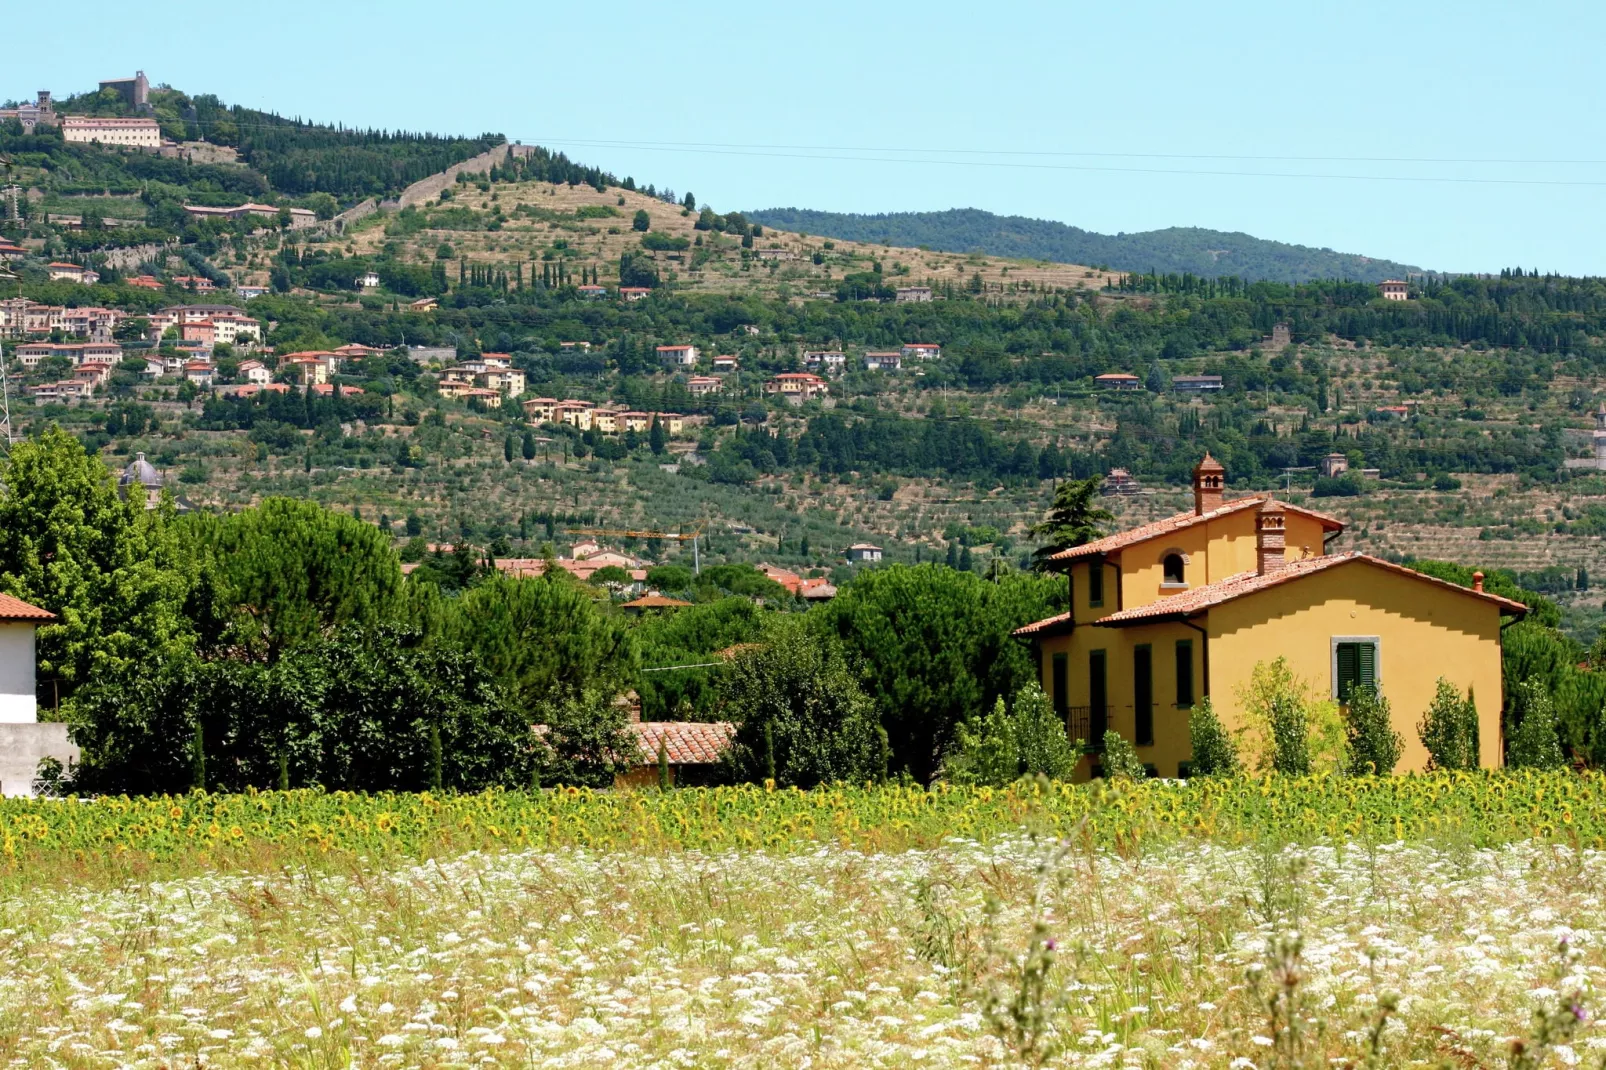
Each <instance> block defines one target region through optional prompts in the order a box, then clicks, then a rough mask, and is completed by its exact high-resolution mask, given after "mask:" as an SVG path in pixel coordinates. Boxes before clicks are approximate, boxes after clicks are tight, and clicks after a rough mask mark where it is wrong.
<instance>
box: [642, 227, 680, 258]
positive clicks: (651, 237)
mask: <svg viewBox="0 0 1606 1070" xmlns="http://www.w3.org/2000/svg"><path fill="white" fill-rule="evenodd" d="M638 229H639V228H638ZM641 247H642V248H643V249H649V250H651V251H653V252H655V253H659V252H671V253H678V252H682V251H684V250H686V249H689V248H691V242H690V241H688V240H687V239H685V238H682V237H678V236H676V235H673V234H665V233H664V232H663V231H661V230H654V231H651V232H649V233H647V234H643V235H642V236H641Z"/></svg>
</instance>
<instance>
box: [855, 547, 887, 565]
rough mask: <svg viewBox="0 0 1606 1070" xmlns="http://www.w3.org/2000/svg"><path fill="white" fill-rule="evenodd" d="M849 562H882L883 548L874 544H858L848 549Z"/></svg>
mask: <svg viewBox="0 0 1606 1070" xmlns="http://www.w3.org/2000/svg"><path fill="white" fill-rule="evenodd" d="M848 560H849V561H852V562H854V563H856V564H864V563H866V562H870V561H879V560H881V547H879V546H876V545H875V544H874V543H868V542H856V543H854V544H853V545H852V546H850V547H848Z"/></svg>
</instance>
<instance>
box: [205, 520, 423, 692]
mask: <svg viewBox="0 0 1606 1070" xmlns="http://www.w3.org/2000/svg"><path fill="white" fill-rule="evenodd" d="M185 525H186V528H187V529H188V533H189V534H190V536H191V541H192V543H193V544H194V546H195V548H196V552H197V554H199V555H201V556H202V557H203V559H204V560H205V562H206V567H207V568H208V570H209V571H210V572H211V573H212V574H213V575H215V576H216V577H217V583H218V598H219V600H220V602H221V604H222V606H223V607H224V612H225V613H226V614H227V616H228V619H229V626H228V630H227V633H226V635H225V637H224V642H225V643H226V644H229V645H232V646H237V647H239V648H241V649H243V650H247V651H250V652H251V653H252V654H254V655H256V656H260V657H264V658H266V659H267V660H269V661H272V660H275V659H277V658H278V657H280V656H281V655H282V654H283V653H284V652H285V651H286V650H288V649H290V648H292V647H294V646H297V645H299V644H302V643H307V642H310V641H312V640H313V639H315V638H317V637H319V636H327V635H329V634H331V633H332V632H333V631H334V630H335V629H336V628H339V627H341V626H343V625H347V624H355V625H358V626H361V627H372V626H374V625H376V624H378V623H380V622H382V621H385V620H389V619H391V618H392V617H393V616H394V614H395V612H396V610H397V609H398V607H399V605H400V594H401V584H402V578H401V563H400V561H399V560H398V559H397V557H396V552H395V551H394V550H393V549H391V545H390V539H389V538H388V537H386V536H385V535H384V533H382V532H381V531H379V529H378V528H376V527H374V526H373V525H372V524H365V523H363V522H362V521H361V520H358V519H356V518H354V517H351V516H347V515H344V514H342V513H336V512H333V511H331V510H328V509H324V508H323V507H322V506H320V505H318V504H317V503H316V502H310V501H299V500H295V499H290V498H268V499H265V500H264V501H263V502H262V503H261V504H260V505H259V506H257V507H256V508H253V509H245V510H242V511H241V512H238V513H234V514H231V515H227V516H222V517H215V516H210V515H194V516H191V517H189V518H186V521H185Z"/></svg>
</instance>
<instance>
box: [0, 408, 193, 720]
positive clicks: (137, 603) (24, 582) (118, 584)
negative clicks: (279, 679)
mask: <svg viewBox="0 0 1606 1070" xmlns="http://www.w3.org/2000/svg"><path fill="white" fill-rule="evenodd" d="M144 504H145V503H144V500H143V494H136V495H134V496H133V500H131V501H126V502H125V501H122V500H120V499H119V497H118V493H117V489H116V486H115V483H114V480H113V477H112V474H111V472H110V471H108V470H107V468H106V466H105V465H104V464H102V463H101V461H100V458H98V457H95V456H92V455H89V454H86V453H85V452H84V448H83V446H82V444H81V443H80V442H79V441H78V439H76V438H74V437H73V436H72V435H69V434H67V433H66V432H65V431H63V430H61V429H60V428H58V427H50V428H48V429H47V430H45V431H44V433H43V434H41V435H40V436H39V437H38V438H36V439H33V440H30V441H25V442H18V443H16V444H15V445H14V446H13V447H12V448H11V452H10V455H9V456H8V457H7V458H5V459H4V461H3V466H0V591H4V592H6V593H7V594H11V595H13V596H15V597H17V598H21V599H22V600H23V601H25V602H29V603H31V604H33V605H37V606H40V607H42V608H44V609H47V610H49V611H51V612H52V613H55V614H56V619H55V620H53V621H50V622H49V623H46V624H42V625H40V627H39V629H38V632H37V643H38V648H37V649H38V654H37V657H38V676H39V678H40V679H41V680H45V681H52V682H53V686H54V687H55V688H57V689H59V693H60V694H61V695H62V696H63V697H64V698H65V697H68V696H71V695H72V694H73V692H74V690H75V689H77V688H78V687H80V686H82V685H83V684H84V683H85V682H86V681H89V680H92V679H99V680H102V681H110V680H112V679H114V678H119V677H121V676H122V675H123V674H124V673H126V672H127V671H129V670H130V669H132V668H134V667H136V666H139V665H142V664H144V663H146V662H148V661H152V660H157V661H159V660H161V659H164V658H167V657H172V656H176V655H179V654H182V653H184V652H185V651H187V650H189V649H191V647H192V646H193V644H194V642H195V635H194V630H193V628H192V626H191V623H190V621H189V620H188V619H186V617H185V615H184V607H185V602H186V600H187V599H188V598H189V597H190V595H191V591H192V590H193V589H194V588H195V587H196V585H197V583H198V582H199V577H198V575H197V569H196V568H195V565H194V564H193V562H192V561H191V560H190V558H189V557H188V555H186V554H185V553H184V552H183V549H182V547H181V545H180V542H179V540H178V539H177V538H176V537H175V535H174V532H173V524H172V514H171V510H170V508H168V507H163V508H161V509H157V510H146V509H145V508H144Z"/></svg>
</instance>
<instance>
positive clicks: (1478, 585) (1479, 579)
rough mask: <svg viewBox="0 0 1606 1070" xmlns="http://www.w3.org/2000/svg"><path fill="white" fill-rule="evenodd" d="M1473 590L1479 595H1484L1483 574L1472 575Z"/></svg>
mask: <svg viewBox="0 0 1606 1070" xmlns="http://www.w3.org/2000/svg"><path fill="white" fill-rule="evenodd" d="M1472 589H1473V590H1474V591H1477V592H1478V593H1479V594H1482V593H1483V573H1481V572H1474V573H1473V574H1472Z"/></svg>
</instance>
